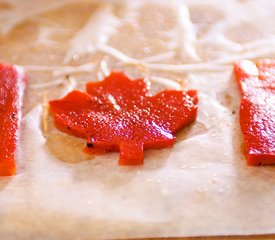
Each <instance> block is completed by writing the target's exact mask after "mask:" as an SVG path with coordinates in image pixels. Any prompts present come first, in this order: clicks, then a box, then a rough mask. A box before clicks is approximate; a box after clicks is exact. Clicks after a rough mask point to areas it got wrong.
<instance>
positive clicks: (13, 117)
mask: <svg viewBox="0 0 275 240" xmlns="http://www.w3.org/2000/svg"><path fill="white" fill-rule="evenodd" d="M25 84H26V75H25V73H24V71H23V69H22V68H20V67H18V66H11V65H3V64H0V139H1V144H0V176H11V175H14V174H15V170H16V169H15V161H16V148H17V144H18V137H19V125H20V120H21V106H22V103H23V93H24V89H25Z"/></svg>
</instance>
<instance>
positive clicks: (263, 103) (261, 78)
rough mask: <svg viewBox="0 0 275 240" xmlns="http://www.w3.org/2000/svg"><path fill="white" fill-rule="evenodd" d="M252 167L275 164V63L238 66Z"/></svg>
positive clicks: (245, 136)
mask: <svg viewBox="0 0 275 240" xmlns="http://www.w3.org/2000/svg"><path fill="white" fill-rule="evenodd" d="M235 75H236V78H237V81H238V83H239V85H240V89H241V93H242V99H241V106H240V124H241V130H242V132H243V136H244V142H245V154H246V158H247V163H248V165H259V164H275V61H274V60H262V61H258V62H257V63H256V64H254V63H253V62H250V61H242V62H240V63H237V64H235Z"/></svg>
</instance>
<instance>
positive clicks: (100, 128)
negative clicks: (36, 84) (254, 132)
mask: <svg viewBox="0 0 275 240" xmlns="http://www.w3.org/2000/svg"><path fill="white" fill-rule="evenodd" d="M87 92H88V93H84V92H80V91H73V92H71V93H69V94H68V95H67V96H66V97H64V98H63V99H59V100H54V101H51V102H50V107H51V110H52V113H53V114H54V118H55V124H56V126H57V127H58V128H59V129H60V130H61V131H64V132H67V133H69V134H72V135H75V136H78V137H83V138H86V139H87V148H86V151H88V152H95V153H97V152H100V151H101V152H102V151H120V160H119V164H120V165H138V164H142V163H143V159H144V156H143V151H144V149H149V148H164V147H171V146H172V145H173V144H174V141H175V137H174V135H173V133H175V132H176V131H178V130H179V129H181V128H182V127H184V126H185V125H187V124H189V123H191V122H193V121H194V120H195V119H196V116H197V103H198V98H197V93H196V91H194V90H190V91H174V90H171V91H163V92H161V93H159V94H157V95H155V96H151V93H150V90H149V85H148V83H147V82H146V81H145V80H144V79H138V80H131V79H129V78H128V77H127V76H125V75H124V74H123V73H120V72H113V73H112V74H111V75H110V76H109V77H107V78H105V79H104V80H103V81H100V82H90V83H88V84H87Z"/></svg>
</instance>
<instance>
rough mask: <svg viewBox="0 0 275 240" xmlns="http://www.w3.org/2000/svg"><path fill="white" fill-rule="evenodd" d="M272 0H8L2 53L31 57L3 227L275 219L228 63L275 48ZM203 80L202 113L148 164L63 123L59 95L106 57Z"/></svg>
mask: <svg viewBox="0 0 275 240" xmlns="http://www.w3.org/2000/svg"><path fill="white" fill-rule="evenodd" d="M274 12H275V4H274V2H273V1H267V0H265V1H260V0H258V1H257V0H255V1H249V0H247V1H237V0H231V1H211V0H201V1H191V0H190V1H180V0H177V1H176V0H174V1H169V3H168V1H113V2H112V1H106V2H102V1H99V2H95V1H88V0H86V1H85V0H82V1H67V0H66V1H54V0H40V1H31V0H24V1H19V0H18V1H15V0H14V1H7V0H4V1H3V0H1V1H0V59H1V61H2V62H8V63H15V64H18V65H22V66H24V67H25V68H26V70H27V71H28V74H29V84H28V89H27V92H26V98H25V104H24V118H23V121H22V134H21V142H20V145H19V152H18V173H17V175H16V176H14V177H11V178H1V179H0V238H1V239H15V238H16V239H34V238H36V239H38V238H39V239H61V238H62V239H91V238H105V239H106V238H108V239H109V238H137V237H141V238H144V237H183V236H205V235H234V234H240V235H242V234H265V233H275V204H274V200H275V188H274V184H275V169H274V167H272V166H266V167H248V166H247V165H246V162H245V159H244V156H243V150H242V149H243V147H242V136H241V133H240V129H239V124H238V118H239V116H238V104H239V94H238V89H237V87H236V84H235V82H234V78H233V77H232V63H233V62H234V61H235V60H239V59H246V58H249V59H257V58H266V57H273V56H274V54H275V35H274V34H275V29H274V21H275V15H274ZM112 69H117V70H123V71H125V72H126V73H127V74H128V75H130V76H132V77H140V76H143V77H146V78H148V79H150V80H151V81H152V91H153V92H156V91H159V90H161V89H165V88H176V89H181V88H186V89H191V88H195V89H197V90H198V91H199V96H200V103H199V116H198V119H197V122H196V123H194V124H193V125H191V126H189V127H187V128H186V129H184V130H182V131H181V132H179V133H178V134H177V136H178V138H177V143H176V144H175V145H174V147H173V148H171V149H163V150H151V151H146V153H145V164H144V166H140V167H120V166H118V165H117V160H118V154H117V153H110V154H106V155H104V156H96V157H95V156H91V155H86V154H84V153H83V152H82V147H83V146H84V144H85V141H84V140H82V139H77V138H74V137H71V136H67V135H65V134H63V133H61V132H59V131H58V130H57V129H56V128H55V127H54V126H53V123H52V119H51V117H50V116H49V115H48V112H47V102H48V100H50V99H53V98H57V97H61V96H64V94H66V93H67V92H68V91H70V90H71V89H73V88H78V89H83V88H84V85H85V83H86V82H87V81H96V80H99V79H102V78H103V77H104V76H106V75H108V73H109V72H110V70H112Z"/></svg>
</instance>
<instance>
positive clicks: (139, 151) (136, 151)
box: [119, 142, 144, 165]
mask: <svg viewBox="0 0 275 240" xmlns="http://www.w3.org/2000/svg"><path fill="white" fill-rule="evenodd" d="M119 150H120V158H119V164H120V165H142V164H143V160H144V149H143V143H132V142H129V143H128V142H125V143H122V144H120V145H119Z"/></svg>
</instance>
